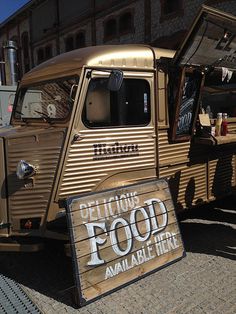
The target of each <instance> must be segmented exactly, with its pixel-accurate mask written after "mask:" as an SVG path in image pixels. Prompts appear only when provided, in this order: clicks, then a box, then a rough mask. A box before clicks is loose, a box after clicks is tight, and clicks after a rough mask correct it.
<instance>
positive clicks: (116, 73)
mask: <svg viewBox="0 0 236 314" xmlns="http://www.w3.org/2000/svg"><path fill="white" fill-rule="evenodd" d="M122 82H123V72H122V71H121V70H112V71H111V74H110V76H109V80H108V83H107V88H108V89H109V90H110V91H112V92H117V91H118V90H119V89H120V87H121V84H122Z"/></svg>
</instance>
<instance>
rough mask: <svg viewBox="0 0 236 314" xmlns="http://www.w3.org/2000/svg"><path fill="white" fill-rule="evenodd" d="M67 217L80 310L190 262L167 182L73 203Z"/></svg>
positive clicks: (77, 199)
mask: <svg viewBox="0 0 236 314" xmlns="http://www.w3.org/2000/svg"><path fill="white" fill-rule="evenodd" d="M67 213H68V215H67V216H68V226H69V232H70V238H71V249H72V259H73V264H74V274H75V281H76V293H78V303H79V304H78V305H79V306H82V305H85V304H86V303H88V302H90V301H92V300H95V299H97V298H98V297H100V296H102V295H104V294H108V293H110V292H111V291H114V290H115V289H117V288H120V287H122V286H124V285H126V284H128V283H130V282H133V281H135V280H137V279H139V278H140V277H142V276H144V275H147V274H148V273H150V272H152V271H155V270H157V269H159V268H161V267H163V266H167V265H169V264H171V263H173V262H175V261H177V260H179V259H181V258H182V257H183V256H185V251H184V247H183V243H182V239H181V234H180V231H179V226H178V223H177V220H176V215H175V211H174V206H173V202H172V198H171V195H170V191H169V187H168V183H167V181H166V180H163V179H161V180H155V181H149V182H145V183H141V184H136V185H131V186H126V187H120V188H117V189H112V190H106V191H102V192H99V193H93V194H87V195H82V196H78V197H73V198H70V199H68V200H67ZM150 280H151V279H150Z"/></svg>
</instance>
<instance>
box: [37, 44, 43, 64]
mask: <svg viewBox="0 0 236 314" xmlns="http://www.w3.org/2000/svg"><path fill="white" fill-rule="evenodd" d="M43 61H44V49H43V48H39V49H38V51H37V63H38V64H40V63H42V62H43Z"/></svg>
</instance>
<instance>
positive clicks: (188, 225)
mask: <svg viewBox="0 0 236 314" xmlns="http://www.w3.org/2000/svg"><path fill="white" fill-rule="evenodd" d="M182 219H183V220H182V221H181V223H180V227H181V230H182V234H183V239H184V243H185V248H186V252H187V257H186V258H184V259H182V260H181V261H179V262H177V263H175V264H173V265H171V266H169V267H167V268H164V269H162V270H160V271H158V272H156V273H155V274H152V275H150V276H148V277H146V278H144V279H142V280H139V281H138V282H136V283H134V284H132V285H130V286H128V287H126V288H123V289H121V290H119V291H118V292H115V293H113V294H111V295H109V296H107V297H104V298H102V299H100V300H98V301H96V302H94V303H92V304H89V305H87V306H86V307H84V308H81V309H76V308H74V307H73V302H72V298H71V290H72V289H73V276H72V266H71V261H70V259H69V258H66V257H65V256H64V254H63V252H62V251H61V250H59V248H58V247H55V245H54V246H52V244H50V243H48V245H47V248H46V250H45V251H43V252H39V253H34V254H32V253H31V254H25V253H24V254H16V253H1V255H0V265H1V266H0V267H1V268H0V270H1V273H2V274H3V275H4V276H8V277H9V278H12V279H14V280H16V281H17V282H18V283H20V284H21V286H22V287H23V288H24V290H25V291H26V292H27V293H28V295H29V296H30V297H31V299H32V300H33V301H34V302H35V303H36V305H37V306H38V307H39V308H40V309H41V310H42V312H43V313H46V314H50V313H52V314H54V313H55V314H56V313H57V314H58V313H81V314H91V313H93V314H98V313H101V314H108V313H109V314H110V313H112V314H122V313H130V314H133V313H136V314H141V313H145V314H146V313H148V314H149V313H158V314H166V313H168V314H171V313H173V314H176V313H181V314H183V313H184V314H185V313H186V314H187V313H189V314H190V313H191V314H195V313H199V314H202V313H214V314H217V313H220V314H226V313H231V314H235V313H236V263H235V260H236V232H235V225H236V196H234V197H230V198H227V199H226V200H222V201H220V202H217V203H215V204H214V206H209V205H207V206H203V207H200V208H197V209H195V210H193V211H189V212H188V214H186V215H185V216H184V217H182Z"/></svg>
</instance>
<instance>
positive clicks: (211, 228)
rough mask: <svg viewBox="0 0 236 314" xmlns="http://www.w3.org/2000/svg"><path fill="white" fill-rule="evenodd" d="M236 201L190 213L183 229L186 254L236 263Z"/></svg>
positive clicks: (213, 205)
mask: <svg viewBox="0 0 236 314" xmlns="http://www.w3.org/2000/svg"><path fill="white" fill-rule="evenodd" d="M235 204H236V197H235V196H232V197H228V198H227V199H224V200H223V199H222V200H220V201H217V202H213V203H212V204H207V205H204V206H201V207H198V208H195V209H191V210H189V211H188V212H187V213H184V214H183V215H181V217H180V218H181V221H180V229H181V233H182V236H183V240H184V245H185V249H186V251H187V252H193V253H203V254H210V255H215V256H221V257H224V258H229V259H232V260H236V229H235V228H234V226H233V225H236V209H235V208H236V206H235Z"/></svg>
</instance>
